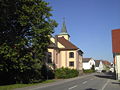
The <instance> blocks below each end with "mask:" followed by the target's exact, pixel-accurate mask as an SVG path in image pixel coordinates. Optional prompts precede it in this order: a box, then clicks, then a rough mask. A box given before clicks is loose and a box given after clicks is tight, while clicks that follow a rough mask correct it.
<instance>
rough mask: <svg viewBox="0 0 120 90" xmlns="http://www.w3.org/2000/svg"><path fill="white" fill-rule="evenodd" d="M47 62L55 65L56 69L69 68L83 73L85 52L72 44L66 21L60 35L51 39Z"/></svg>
mask: <svg viewBox="0 0 120 90" xmlns="http://www.w3.org/2000/svg"><path fill="white" fill-rule="evenodd" d="M50 40H51V43H50V45H49V47H48V54H47V62H48V64H50V63H51V64H54V68H53V69H56V68H61V67H68V68H71V69H77V70H79V71H82V68H83V67H82V58H83V51H82V50H80V49H79V48H78V47H77V46H75V45H74V44H73V43H72V42H70V35H69V34H68V33H67V29H66V25H65V21H63V25H62V29H61V32H60V34H58V35H56V36H54V37H51V38H50Z"/></svg>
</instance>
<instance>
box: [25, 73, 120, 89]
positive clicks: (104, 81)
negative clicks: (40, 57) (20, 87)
mask: <svg viewBox="0 0 120 90" xmlns="http://www.w3.org/2000/svg"><path fill="white" fill-rule="evenodd" d="M24 90H25V89H24ZM29 90H120V82H118V81H117V80H114V79H113V76H112V75H111V74H105V73H95V74H90V75H85V76H82V77H77V78H73V79H68V80H62V81H59V82H55V83H51V84H47V85H43V86H37V87H34V88H29Z"/></svg>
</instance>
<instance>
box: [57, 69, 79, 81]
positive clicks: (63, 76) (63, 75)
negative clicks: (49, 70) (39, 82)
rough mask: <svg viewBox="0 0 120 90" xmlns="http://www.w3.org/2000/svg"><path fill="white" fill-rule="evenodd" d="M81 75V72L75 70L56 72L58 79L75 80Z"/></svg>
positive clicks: (59, 70) (58, 70)
mask: <svg viewBox="0 0 120 90" xmlns="http://www.w3.org/2000/svg"><path fill="white" fill-rule="evenodd" d="M78 75H79V72H78V71H77V70H75V69H70V68H64V67H62V68H59V69H56V71H55V77H56V78H57V79H67V78H73V77H77V76H78Z"/></svg>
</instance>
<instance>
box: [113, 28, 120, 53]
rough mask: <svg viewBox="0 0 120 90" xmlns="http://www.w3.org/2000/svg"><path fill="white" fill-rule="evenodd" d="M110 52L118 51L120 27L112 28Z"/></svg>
mask: <svg viewBox="0 0 120 90" xmlns="http://www.w3.org/2000/svg"><path fill="white" fill-rule="evenodd" d="M112 52H113V53H120V29H116V30H112Z"/></svg>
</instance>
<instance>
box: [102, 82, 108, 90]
mask: <svg viewBox="0 0 120 90" xmlns="http://www.w3.org/2000/svg"><path fill="white" fill-rule="evenodd" d="M109 81H110V80H107V82H106V83H105V85H104V86H103V87H102V90H104V89H105V87H106V86H107V84H108V82H109Z"/></svg>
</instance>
